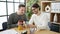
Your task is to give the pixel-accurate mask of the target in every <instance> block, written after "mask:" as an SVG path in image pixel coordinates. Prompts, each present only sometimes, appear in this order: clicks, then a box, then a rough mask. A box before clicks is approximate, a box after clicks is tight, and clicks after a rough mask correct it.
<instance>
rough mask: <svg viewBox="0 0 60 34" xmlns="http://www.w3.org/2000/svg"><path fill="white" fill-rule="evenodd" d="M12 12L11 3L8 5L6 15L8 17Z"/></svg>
mask: <svg viewBox="0 0 60 34" xmlns="http://www.w3.org/2000/svg"><path fill="white" fill-rule="evenodd" d="M11 13H14V12H13V3H8V15H10V14H11Z"/></svg>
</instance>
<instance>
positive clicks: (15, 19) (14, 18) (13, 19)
mask: <svg viewBox="0 0 60 34" xmlns="http://www.w3.org/2000/svg"><path fill="white" fill-rule="evenodd" d="M18 20H24V21H27V18H26V15H25V14H24V15H17V13H13V14H11V15H10V16H9V19H8V28H12V27H16V26H17V22H18Z"/></svg>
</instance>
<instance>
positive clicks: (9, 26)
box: [8, 24, 18, 28]
mask: <svg viewBox="0 0 60 34" xmlns="http://www.w3.org/2000/svg"><path fill="white" fill-rule="evenodd" d="M17 26H18V25H17V24H9V25H8V28H14V27H17Z"/></svg>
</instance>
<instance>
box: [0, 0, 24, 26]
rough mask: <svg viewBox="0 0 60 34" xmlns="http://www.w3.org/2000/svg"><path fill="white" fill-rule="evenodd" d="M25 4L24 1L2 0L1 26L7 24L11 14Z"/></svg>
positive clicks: (0, 10) (0, 0) (0, 2)
mask: <svg viewBox="0 0 60 34" xmlns="http://www.w3.org/2000/svg"><path fill="white" fill-rule="evenodd" d="M21 3H23V4H24V3H25V1H22V0H0V25H1V23H3V22H7V20H8V17H9V15H10V14H12V13H14V12H16V11H17V10H18V5H19V4H21Z"/></svg>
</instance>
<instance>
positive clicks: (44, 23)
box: [29, 3, 49, 30]
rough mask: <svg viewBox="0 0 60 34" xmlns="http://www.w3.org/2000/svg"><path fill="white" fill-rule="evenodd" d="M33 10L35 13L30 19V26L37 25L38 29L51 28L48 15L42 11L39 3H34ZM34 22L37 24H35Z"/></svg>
mask: <svg viewBox="0 0 60 34" xmlns="http://www.w3.org/2000/svg"><path fill="white" fill-rule="evenodd" d="M32 12H33V13H34V14H33V15H32V17H31V19H30V21H29V26H30V27H37V29H38V30H40V29H49V27H48V18H47V15H46V14H45V13H42V12H41V11H40V6H39V5H38V4H37V3H36V4H33V6H32ZM33 23H34V24H35V25H33Z"/></svg>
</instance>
